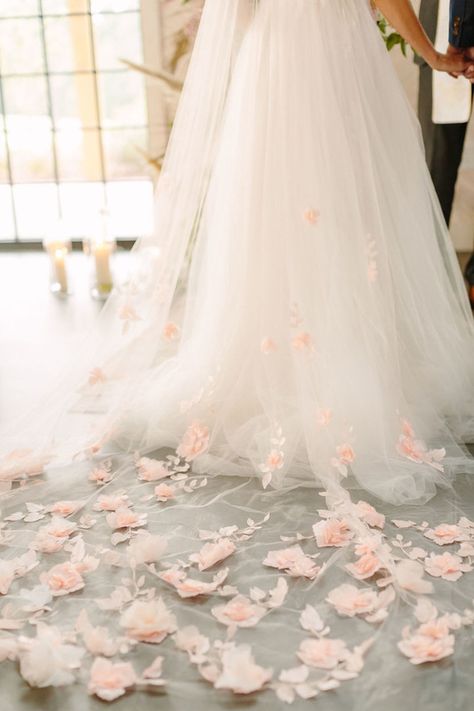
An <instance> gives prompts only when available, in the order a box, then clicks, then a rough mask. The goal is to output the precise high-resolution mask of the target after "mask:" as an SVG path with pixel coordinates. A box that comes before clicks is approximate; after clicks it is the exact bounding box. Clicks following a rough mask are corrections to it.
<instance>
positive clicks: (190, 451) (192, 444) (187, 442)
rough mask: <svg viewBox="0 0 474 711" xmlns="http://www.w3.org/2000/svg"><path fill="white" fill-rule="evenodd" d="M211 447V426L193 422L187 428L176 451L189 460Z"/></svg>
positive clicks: (179, 455)
mask: <svg viewBox="0 0 474 711" xmlns="http://www.w3.org/2000/svg"><path fill="white" fill-rule="evenodd" d="M208 447H209V428H208V427H206V425H202V424H201V423H200V422H192V423H191V424H190V425H189V427H188V428H187V430H186V432H185V434H184V436H183V439H182V440H181V443H180V444H179V446H178V448H177V450H176V453H177V455H178V457H182V458H183V459H185V460H186V461H187V462H191V461H193V460H194V459H196V457H199V456H200V455H201V454H204V452H206V451H207V449H208Z"/></svg>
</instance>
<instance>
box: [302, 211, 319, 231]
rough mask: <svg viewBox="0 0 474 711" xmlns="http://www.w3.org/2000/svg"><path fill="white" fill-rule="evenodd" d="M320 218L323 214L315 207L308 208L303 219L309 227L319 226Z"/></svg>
mask: <svg viewBox="0 0 474 711" xmlns="http://www.w3.org/2000/svg"><path fill="white" fill-rule="evenodd" d="M320 217H321V213H320V212H319V210H315V209H314V207H308V208H306V210H305V211H304V212H303V219H304V220H305V222H307V223H308V225H313V226H314V225H317V224H318V221H319V218H320Z"/></svg>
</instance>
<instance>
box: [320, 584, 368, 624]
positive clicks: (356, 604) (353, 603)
mask: <svg viewBox="0 0 474 711" xmlns="http://www.w3.org/2000/svg"><path fill="white" fill-rule="evenodd" d="M326 601H327V602H328V603H329V604H330V605H332V606H333V607H334V608H335V609H336V611H337V612H338V613H339V614H340V615H344V616H345V617H355V615H361V614H362V615H363V614H367V613H371V612H373V611H374V610H375V609H376V607H377V603H378V596H377V593H376V592H375V591H374V590H371V589H370V588H357V587H355V585H349V584H347V583H344V584H342V585H340V586H339V587H337V588H334V590H331V592H330V593H329V595H328V596H327V598H326Z"/></svg>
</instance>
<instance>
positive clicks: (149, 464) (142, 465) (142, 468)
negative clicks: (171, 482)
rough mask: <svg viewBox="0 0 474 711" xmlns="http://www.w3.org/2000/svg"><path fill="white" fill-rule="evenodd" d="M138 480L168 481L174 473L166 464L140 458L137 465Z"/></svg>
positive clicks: (147, 458)
mask: <svg viewBox="0 0 474 711" xmlns="http://www.w3.org/2000/svg"><path fill="white" fill-rule="evenodd" d="M136 467H137V469H138V478H139V479H141V480H142V481H158V480H160V479H166V478H167V477H169V476H170V475H171V474H172V473H173V472H171V471H170V469H169V468H168V467H167V466H166V464H165V462H163V461H161V460H160V461H158V460H156V459H150V458H149V457H140V459H139V460H138V461H137V463H136Z"/></svg>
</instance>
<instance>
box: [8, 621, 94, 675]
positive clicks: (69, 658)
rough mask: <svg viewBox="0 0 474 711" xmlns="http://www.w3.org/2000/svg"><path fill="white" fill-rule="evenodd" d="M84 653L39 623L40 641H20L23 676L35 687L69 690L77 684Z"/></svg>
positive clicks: (51, 629) (37, 627)
mask: <svg viewBox="0 0 474 711" xmlns="http://www.w3.org/2000/svg"><path fill="white" fill-rule="evenodd" d="M84 653H85V650H84V649H82V648H81V647H78V646H76V645H73V644H66V643H65V642H64V639H63V637H62V636H61V633H60V632H59V630H58V629H56V628H55V627H49V626H48V625H46V624H44V623H42V622H37V623H36V637H20V650H19V660H20V674H21V676H22V677H23V679H24V680H25V681H26V682H27V683H28V684H29V685H30V686H32V687H36V688H45V687H48V686H66V685H67V684H72V683H73V682H74V681H75V674H74V672H75V670H76V669H79V667H80V666H81V661H82V658H83V656H84Z"/></svg>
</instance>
